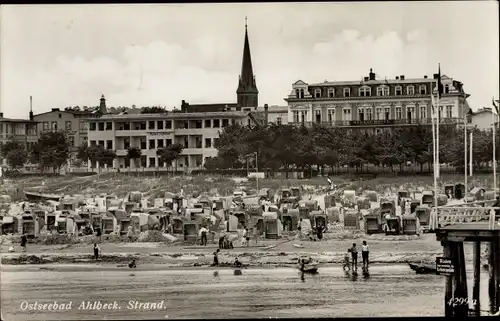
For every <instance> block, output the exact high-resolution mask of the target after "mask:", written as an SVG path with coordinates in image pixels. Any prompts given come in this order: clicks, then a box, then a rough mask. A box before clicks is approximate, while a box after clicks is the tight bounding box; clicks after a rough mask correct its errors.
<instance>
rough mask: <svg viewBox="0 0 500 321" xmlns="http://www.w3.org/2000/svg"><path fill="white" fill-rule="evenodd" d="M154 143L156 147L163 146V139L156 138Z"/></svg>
mask: <svg viewBox="0 0 500 321" xmlns="http://www.w3.org/2000/svg"><path fill="white" fill-rule="evenodd" d="M156 144H157V145H158V149H160V148H163V139H158V142H157V143H156Z"/></svg>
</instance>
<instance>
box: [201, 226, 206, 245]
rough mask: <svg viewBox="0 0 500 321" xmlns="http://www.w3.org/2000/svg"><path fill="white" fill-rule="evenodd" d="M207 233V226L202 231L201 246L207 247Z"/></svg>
mask: <svg viewBox="0 0 500 321" xmlns="http://www.w3.org/2000/svg"><path fill="white" fill-rule="evenodd" d="M207 232H208V230H207V229H206V228H205V226H203V227H202V228H201V229H200V236H201V245H205V246H207Z"/></svg>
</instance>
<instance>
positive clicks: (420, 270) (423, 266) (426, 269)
mask: <svg viewBox="0 0 500 321" xmlns="http://www.w3.org/2000/svg"><path fill="white" fill-rule="evenodd" d="M408 265H409V266H410V268H411V269H412V270H413V271H415V272H417V274H435V273H436V271H437V270H436V266H435V265H432V264H427V263H420V264H414V263H408Z"/></svg>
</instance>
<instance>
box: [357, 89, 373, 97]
mask: <svg viewBox="0 0 500 321" xmlns="http://www.w3.org/2000/svg"><path fill="white" fill-rule="evenodd" d="M370 94H371V88H370V87H361V88H359V95H360V96H361V97H368V96H370Z"/></svg>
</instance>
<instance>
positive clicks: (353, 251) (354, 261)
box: [351, 243, 358, 271]
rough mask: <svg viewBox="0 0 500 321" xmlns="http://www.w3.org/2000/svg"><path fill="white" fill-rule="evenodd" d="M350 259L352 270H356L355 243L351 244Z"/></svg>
mask: <svg viewBox="0 0 500 321" xmlns="http://www.w3.org/2000/svg"><path fill="white" fill-rule="evenodd" d="M351 257H352V270H353V271H357V270H358V249H357V248H356V243H352V247H351Z"/></svg>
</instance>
